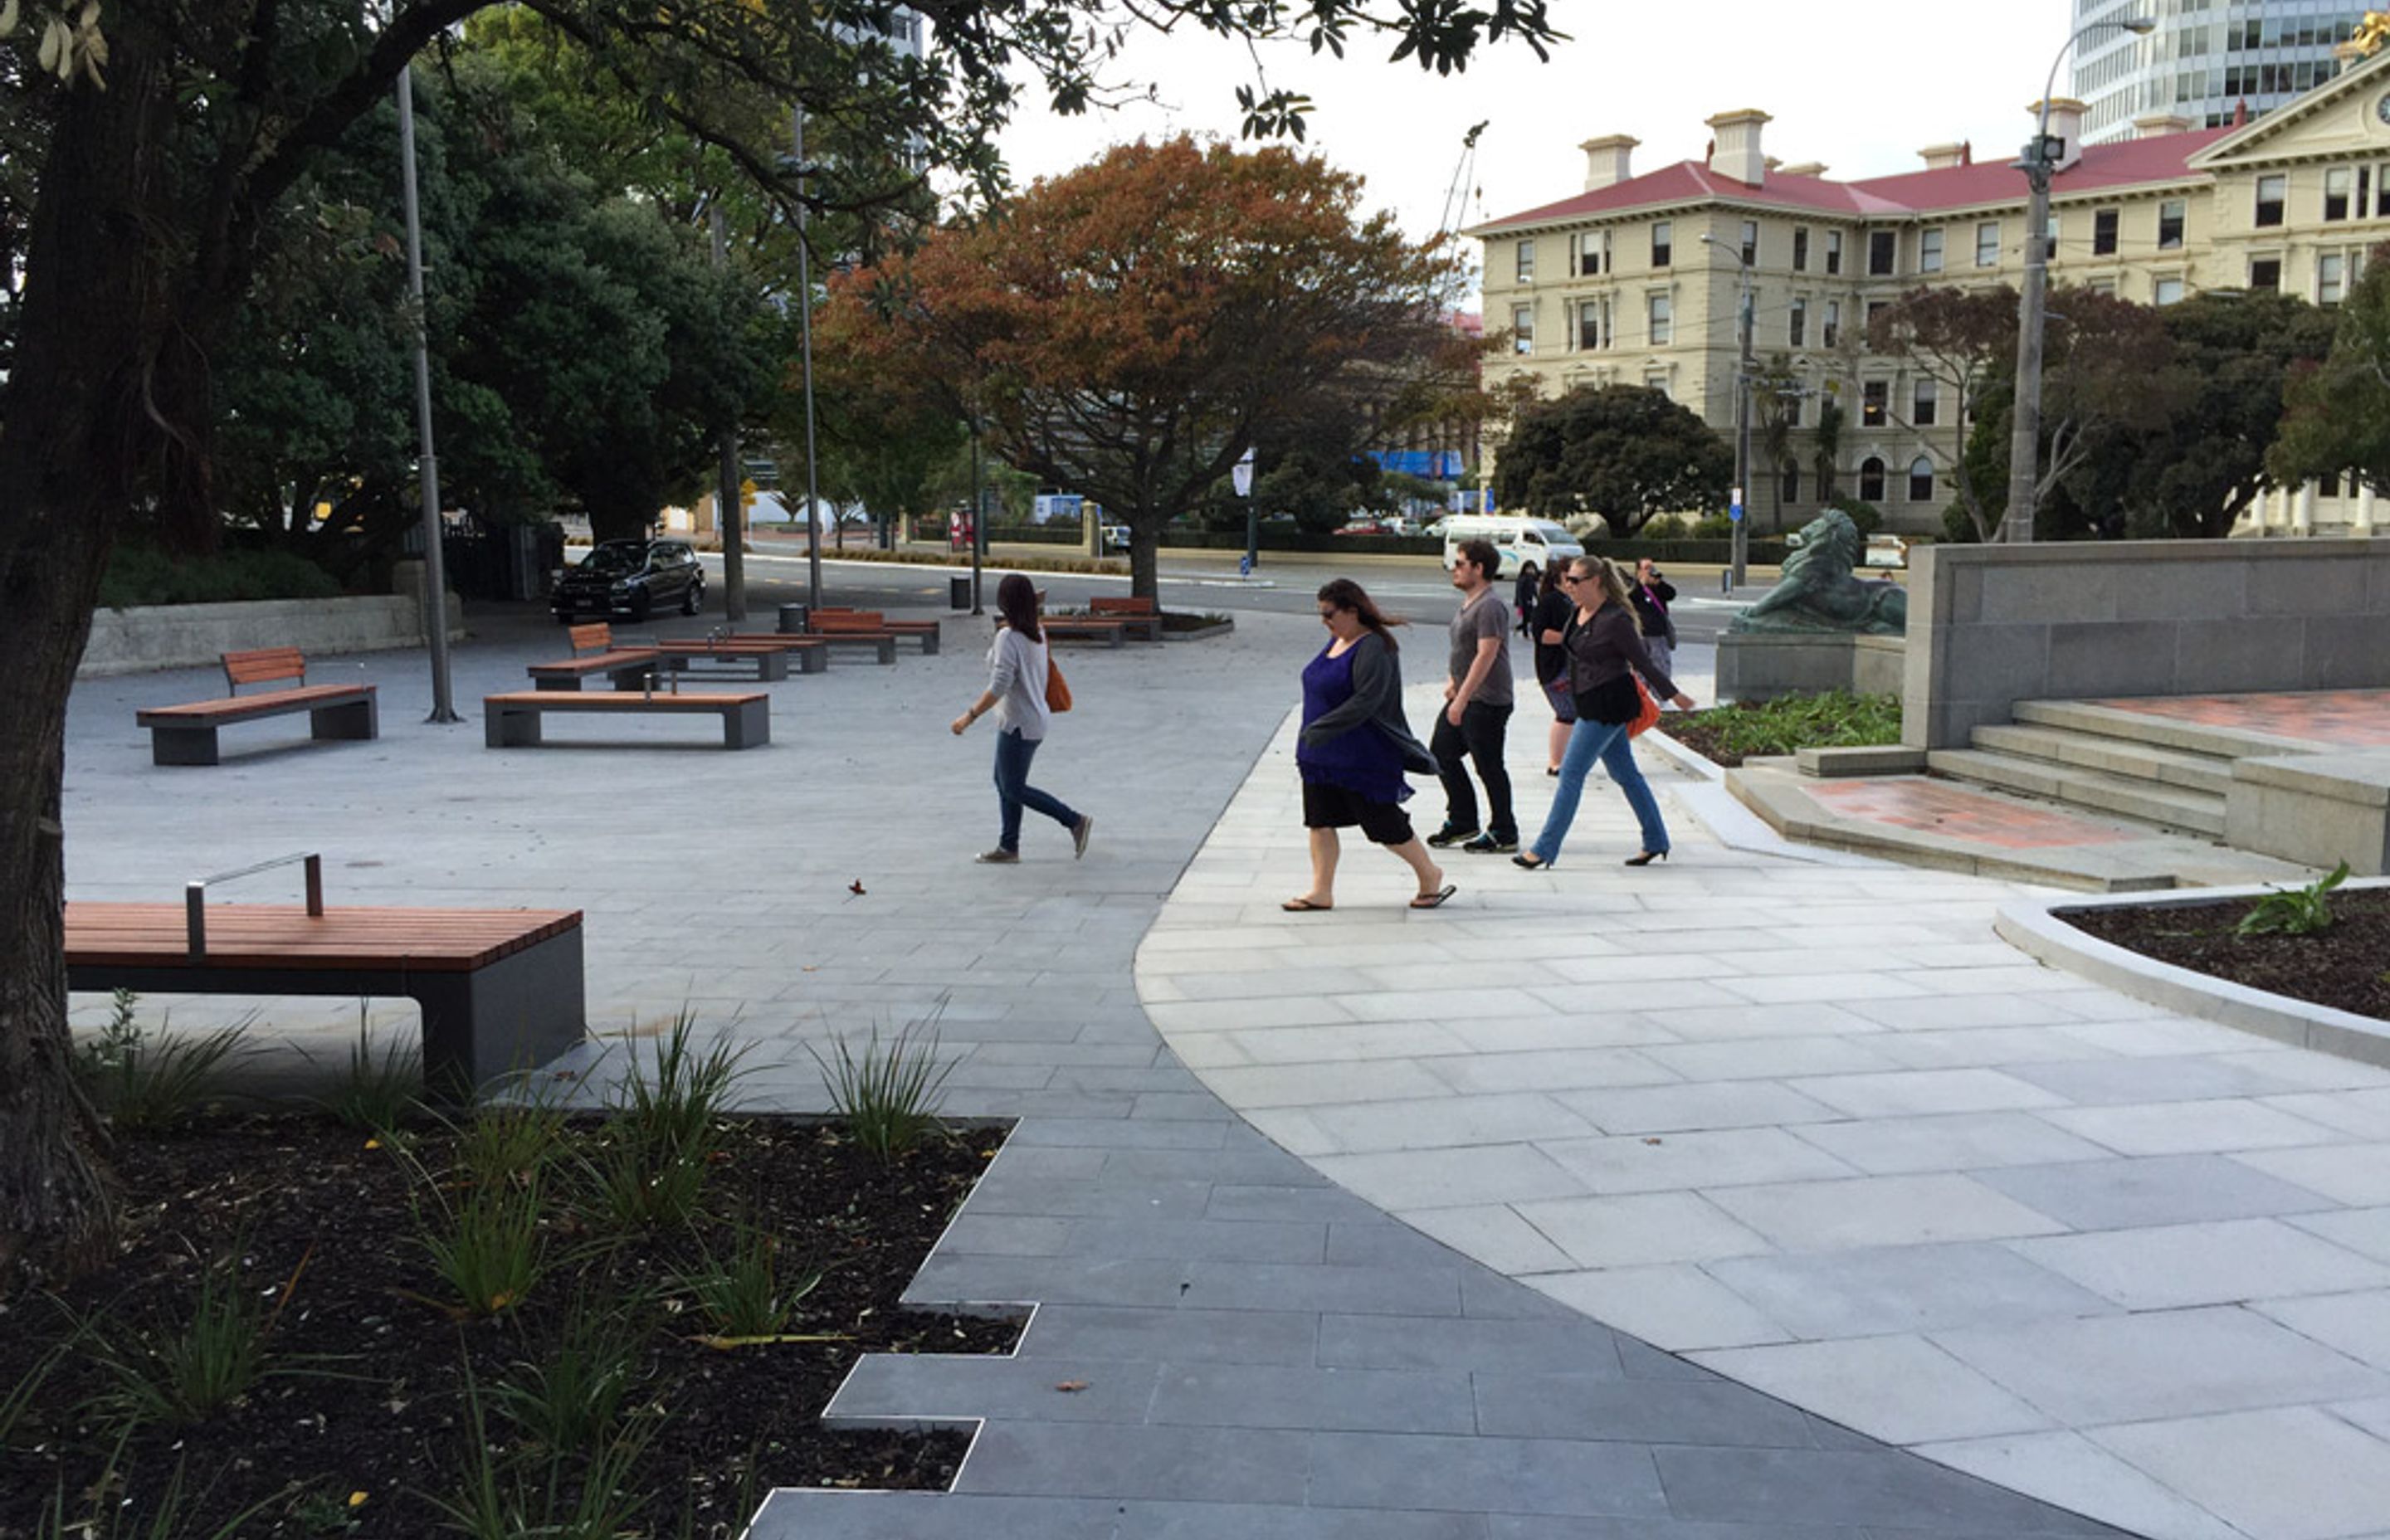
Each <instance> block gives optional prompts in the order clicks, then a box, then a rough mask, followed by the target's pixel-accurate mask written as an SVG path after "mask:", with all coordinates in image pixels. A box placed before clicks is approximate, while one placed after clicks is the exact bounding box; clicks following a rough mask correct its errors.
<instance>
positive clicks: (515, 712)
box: [482, 690, 772, 749]
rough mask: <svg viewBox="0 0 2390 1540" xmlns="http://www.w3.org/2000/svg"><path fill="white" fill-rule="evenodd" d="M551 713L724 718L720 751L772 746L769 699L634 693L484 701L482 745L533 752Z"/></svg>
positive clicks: (540, 693) (541, 694) (752, 694)
mask: <svg viewBox="0 0 2390 1540" xmlns="http://www.w3.org/2000/svg"><path fill="white" fill-rule="evenodd" d="M548 712H637V713H640V714H643V715H644V714H655V715H664V716H685V715H689V714H692V713H696V714H702V713H705V712H713V714H715V715H717V716H719V717H721V718H722V746H723V747H724V748H726V749H760V748H762V747H763V746H764V745H765V744H766V743H769V742H771V741H772V698H771V697H770V696H768V695H766V694H765V693H763V692H762V691H760V690H755V691H748V692H745V693H741V694H735V695H734V694H725V693H722V692H719V691H710V692H706V693H703V694H699V693H696V692H691V693H689V694H686V695H675V694H672V693H669V692H666V693H662V694H649V693H646V692H642V691H637V690H580V691H562V690H516V691H513V692H511V693H508V694H505V695H485V696H483V697H482V741H483V742H484V743H486V744H488V746H489V747H491V748H493V749H528V748H536V747H537V746H538V745H539V743H540V742H541V741H542V740H541V735H540V719H541V718H542V717H544V716H545V715H546V714H547V713H548Z"/></svg>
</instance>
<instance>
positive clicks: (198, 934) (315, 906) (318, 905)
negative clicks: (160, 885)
mask: <svg viewBox="0 0 2390 1540" xmlns="http://www.w3.org/2000/svg"><path fill="white" fill-rule="evenodd" d="M293 862H301V863H303V864H304V865H305V866H306V868H307V913H308V914H309V915H310V916H312V917H314V918H316V919H321V918H324V857H323V855H322V854H321V853H319V852H316V851H312V850H311V851H302V852H300V853H296V854H292V855H277V856H276V857H275V858H274V859H273V860H271V861H260V862H259V863H258V864H257V865H255V866H242V867H240V868H239V869H238V870H236V871H228V872H218V873H216V874H215V875H214V876H213V877H202V878H198V879H194V880H192V881H190V882H187V883H186V884H184V886H183V912H184V916H185V923H184V930H185V933H186V935H187V936H188V938H189V941H190V949H191V960H192V961H193V962H198V961H199V959H200V958H202V957H204V956H207V955H208V915H207V898H208V884H209V883H211V882H230V881H231V880H233V879H235V878H238V877H251V876H254V875H255V874H256V873H258V872H262V871H272V870H273V869H274V868H275V867H276V866H289V865H290V864H291V863H293Z"/></svg>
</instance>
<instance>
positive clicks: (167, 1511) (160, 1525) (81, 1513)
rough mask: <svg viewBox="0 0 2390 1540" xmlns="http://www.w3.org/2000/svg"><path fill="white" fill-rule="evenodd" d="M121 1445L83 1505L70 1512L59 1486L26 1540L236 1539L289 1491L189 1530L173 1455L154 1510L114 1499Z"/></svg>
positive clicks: (182, 1470) (180, 1470)
mask: <svg viewBox="0 0 2390 1540" xmlns="http://www.w3.org/2000/svg"><path fill="white" fill-rule="evenodd" d="M124 1444H125V1441H124V1440H123V1439H119V1440H118V1441H117V1444H116V1446H115V1448H114V1449H113V1450H111V1451H110V1452H109V1457H108V1463H107V1465H106V1466H105V1467H104V1468H103V1469H101V1471H100V1474H99V1477H98V1479H97V1480H96V1481H95V1482H92V1483H91V1486H90V1487H89V1489H88V1490H87V1491H85V1492H84V1493H83V1494H81V1495H80V1496H81V1498H82V1501H83V1502H84V1504H85V1505H87V1506H85V1507H83V1508H78V1509H74V1510H70V1508H68V1506H67V1493H66V1490H65V1488H64V1487H63V1486H62V1487H60V1488H59V1489H58V1491H57V1492H55V1493H53V1494H52V1495H51V1496H50V1500H49V1502H48V1503H47V1504H45V1506H44V1507H43V1509H42V1514H41V1517H40V1519H39V1520H37V1521H35V1523H34V1526H33V1531H32V1536H31V1540H239V1536H241V1535H242V1534H245V1533H248V1528H247V1526H248V1524H249V1522H250V1521H251V1520H252V1519H255V1518H257V1517H259V1516H260V1515H261V1514H263V1513H264V1512H265V1511H266V1510H267V1509H269V1508H272V1507H274V1505H275V1504H276V1503H278V1502H281V1501H282V1500H283V1499H284V1498H286V1497H288V1496H289V1495H290V1492H289V1489H288V1488H286V1489H284V1490H283V1491H280V1492H272V1493H268V1494H267V1495H264V1496H263V1497H261V1498H259V1499H258V1500H257V1501H256V1502H254V1503H251V1505H250V1506H249V1507H247V1508H243V1509H241V1510H240V1511H239V1512H238V1513H236V1514H234V1515H233V1516H232V1517H231V1518H229V1519H226V1520H225V1521H224V1522H223V1523H221V1524H219V1525H217V1526H216V1527H215V1528H213V1529H211V1530H206V1531H200V1530H198V1529H194V1528H193V1527H192V1521H190V1520H189V1519H188V1518H186V1516H185V1514H184V1511H183V1509H184V1504H185V1501H186V1499H185V1496H184V1492H185V1479H186V1476H187V1475H188V1474H189V1466H188V1461H187V1460H186V1457H183V1456H181V1455H177V1456H176V1457H174V1473H173V1475H171V1476H169V1477H168V1478H167V1479H166V1490H165V1491H163V1492H161V1493H160V1494H159V1495H158V1501H157V1506H156V1507H154V1508H150V1509H148V1511H147V1512H146V1513H145V1512H143V1511H142V1510H141V1508H139V1506H138V1505H136V1504H135V1503H132V1502H129V1501H124V1500H122V1499H120V1498H119V1496H118V1493H119V1492H120V1491H121V1490H122V1485H123V1478H122V1475H121V1474H120V1473H119V1472H120V1471H121V1470H122V1467H123V1463H124V1454H125V1449H124Z"/></svg>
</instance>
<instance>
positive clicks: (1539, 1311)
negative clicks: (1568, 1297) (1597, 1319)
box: [1460, 1267, 1584, 1321]
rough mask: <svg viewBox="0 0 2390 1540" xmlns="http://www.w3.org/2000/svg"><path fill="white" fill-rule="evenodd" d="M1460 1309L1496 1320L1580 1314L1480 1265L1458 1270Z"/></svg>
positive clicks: (1554, 1318)
mask: <svg viewBox="0 0 2390 1540" xmlns="http://www.w3.org/2000/svg"><path fill="white" fill-rule="evenodd" d="M1460 1313H1461V1314H1462V1315H1469V1316H1473V1317H1475V1318H1477V1319H1480V1320H1495V1321H1576V1320H1581V1319H1583V1318H1584V1317H1583V1314H1582V1313H1581V1312H1579V1311H1575V1310H1572V1309H1570V1308H1569V1307H1568V1306H1567V1305H1564V1304H1562V1303H1560V1302H1559V1301H1558V1300H1554V1299H1551V1298H1549V1297H1548V1296H1546V1295H1544V1294H1542V1293H1540V1292H1538V1291H1536V1290H1533V1289H1530V1288H1527V1287H1526V1286H1525V1285H1523V1284H1521V1283H1517V1282H1514V1281H1513V1280H1511V1279H1510V1278H1506V1277H1497V1276H1495V1275H1494V1274H1492V1273H1490V1272H1488V1271H1486V1270H1485V1269H1484V1268H1483V1267H1465V1268H1463V1269H1461V1273H1460Z"/></svg>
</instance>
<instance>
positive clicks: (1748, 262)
mask: <svg viewBox="0 0 2390 1540" xmlns="http://www.w3.org/2000/svg"><path fill="white" fill-rule="evenodd" d="M1742 262H1743V265H1744V266H1746V267H1755V266H1757V265H1758V264H1759V221H1757V220H1755V219H1746V220H1744V221H1743V222H1742Z"/></svg>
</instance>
